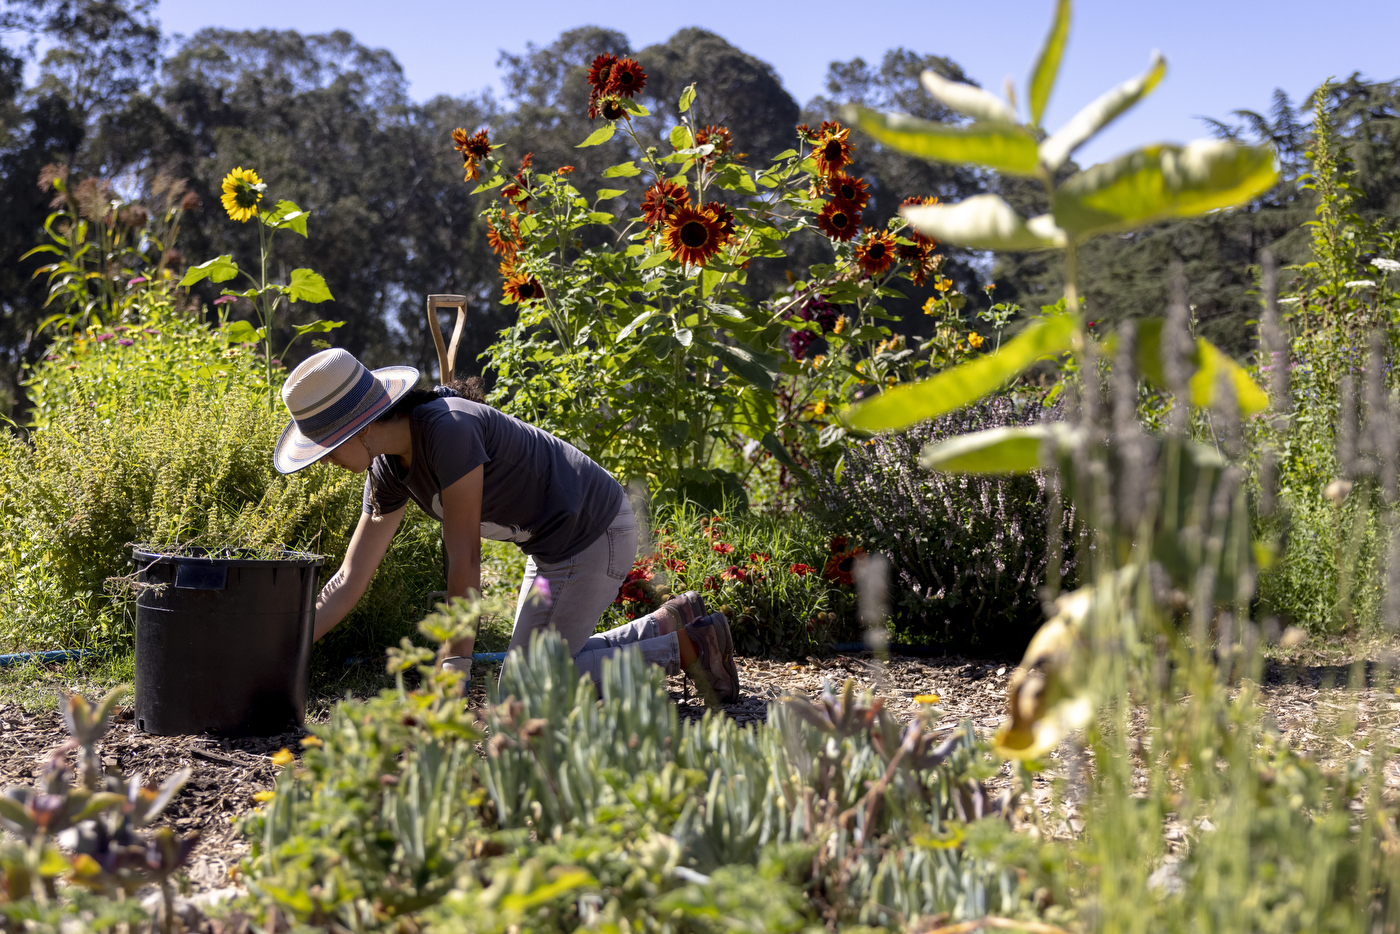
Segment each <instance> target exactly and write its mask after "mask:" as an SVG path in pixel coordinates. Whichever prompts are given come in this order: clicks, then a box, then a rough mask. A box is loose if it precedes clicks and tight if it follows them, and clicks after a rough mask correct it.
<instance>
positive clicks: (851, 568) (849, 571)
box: [822, 545, 865, 584]
mask: <svg viewBox="0 0 1400 934" xmlns="http://www.w3.org/2000/svg"><path fill="white" fill-rule="evenodd" d="M863 554H865V549H864V548H861V547H860V546H859V545H857V546H856V547H855V548H852V549H851V550H850V551H844V552H841V553H840V554H833V555H832V556H831V557H830V558H828V559H827V561H826V567H825V568H823V569H822V575H823V576H824V577H826V579H827V580H829V581H835V582H836V583H838V584H854V583H855V582H856V578H855V568H856V558H858V557H859V556H861V555H863Z"/></svg>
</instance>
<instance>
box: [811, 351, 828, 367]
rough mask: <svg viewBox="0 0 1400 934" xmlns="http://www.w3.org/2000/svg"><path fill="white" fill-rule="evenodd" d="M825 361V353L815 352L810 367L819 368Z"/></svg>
mask: <svg viewBox="0 0 1400 934" xmlns="http://www.w3.org/2000/svg"><path fill="white" fill-rule="evenodd" d="M825 362H826V354H824V353H819V354H817V355H816V356H815V357H813V358H812V369H814V370H820V369H821V366H822V364H823V363H825Z"/></svg>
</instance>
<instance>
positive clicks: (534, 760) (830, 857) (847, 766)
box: [243, 602, 1019, 932]
mask: <svg viewBox="0 0 1400 934" xmlns="http://www.w3.org/2000/svg"><path fill="white" fill-rule="evenodd" d="M489 609H490V608H489V607H487V606H485V605H483V604H480V603H478V604H474V605H473V604H467V603H466V602H460V603H458V604H456V605H455V606H454V607H452V608H450V609H449V610H448V611H447V612H446V613H445V614H440V618H435V621H434V622H433V623H432V625H431V626H428V624H427V623H426V622H425V628H424V633H425V634H427V633H428V632H429V631H431V632H434V633H436V634H438V635H441V634H443V633H446V632H448V631H456V630H457V629H459V628H460V627H462V626H467V627H469V628H470V627H473V626H475V624H476V622H477V620H478V619H479V616H480V614H481V613H482V612H483V611H486V610H489ZM430 660H431V652H430V651H428V650H421V649H411V648H409V647H408V646H407V643H405V649H404V650H402V651H396V652H393V653H391V662H390V668H391V670H393V671H398V672H400V673H402V672H403V671H405V670H406V669H408V668H411V667H413V666H414V665H415V664H420V663H421V662H423V661H430ZM420 671H421V673H422V676H423V679H424V681H423V687H422V688H420V689H419V690H415V691H408V690H406V689H405V687H404V683H403V680H402V677H400V680H399V684H398V687H397V688H396V689H392V690H388V691H385V692H383V693H382V694H381V695H380V696H379V697H377V698H374V699H371V700H368V701H354V700H347V701H345V702H343V703H342V704H341V705H339V707H338V708H337V709H336V710H335V711H334V712H333V714H332V718H331V721H330V723H328V724H326V725H325V726H323V727H318V728H317V730H316V737H315V738H314V739H311V740H308V741H307V743H306V745H307V747H308V748H307V750H306V752H305V754H304V760H303V762H302V764H301V767H300V768H295V767H290V766H289V767H288V768H287V769H286V771H284V773H283V775H282V776H281V777H280V778H279V779H278V781H277V788H276V793H275V795H274V796H273V798H272V800H271V801H270V802H269V804H268V806H267V807H266V809H265V810H264V811H263V812H260V813H257V814H255V815H254V816H252V817H251V818H249V819H247V820H246V821H245V823H244V831H245V832H246V833H247V834H248V835H249V836H250V838H251V839H252V841H253V843H254V846H253V851H252V854H251V856H250V857H249V859H248V861H247V863H246V864H245V869H244V876H243V877H244V878H245V879H246V880H247V882H248V885H249V888H250V891H251V893H252V894H253V896H254V897H256V898H258V899H259V900H262V901H264V902H270V903H273V904H276V905H277V906H278V907H279V908H281V909H282V910H283V911H286V912H287V913H288V914H290V915H291V916H292V917H294V918H295V919H296V920H298V921H300V922H302V923H310V924H318V925H324V924H327V923H330V922H334V923H337V924H341V925H345V926H347V927H352V929H354V928H358V929H360V930H366V929H368V930H380V929H388V928H391V927H392V926H394V925H397V924H400V923H401V921H402V922H408V923H413V924H416V925H419V926H431V927H433V928H434V929H443V930H463V931H465V930H471V931H500V932H505V931H507V930H511V929H513V926H514V928H517V929H526V928H528V929H530V930H545V931H550V930H560V931H567V930H573V929H575V928H576V927H577V926H579V925H588V924H602V925H605V926H624V925H627V926H631V927H633V928H637V927H640V928H643V929H646V930H657V931H676V932H688V931H702V932H718V931H796V930H799V929H802V928H804V927H807V926H809V925H811V924H813V923H814V922H817V921H818V919H819V918H824V919H825V920H826V921H827V923H828V924H830V923H839V924H841V925H842V926H848V925H852V924H857V923H859V924H866V925H877V926H890V925H892V924H895V923H906V922H912V921H914V920H915V919H917V918H919V917H928V916H933V915H938V914H940V913H946V914H947V915H948V916H951V917H954V918H971V917H977V916H980V914H982V913H985V912H986V911H987V910H989V909H990V910H997V911H1001V912H1011V911H1015V910H1017V906H1018V897H1019V895H1018V892H1019V887H1018V884H1017V881H1016V876H1015V874H1014V873H1011V872H1007V871H1003V870H1001V869H999V868H997V867H995V866H994V864H993V863H992V862H990V861H989V860H987V859H986V858H985V857H984V856H981V855H975V854H974V853H973V852H971V850H970V849H969V848H965V847H963V846H961V845H959V844H958V843H951V844H950V843H948V842H946V841H948V840H954V841H959V840H962V839H964V838H968V839H972V838H986V837H987V836H988V834H987V833H985V832H982V831H981V829H980V824H982V823H995V822H996V820H997V819H996V818H985V819H983V820H982V821H980V822H979V821H978V820H977V819H976V817H975V816H974V813H975V814H977V815H980V814H982V813H986V812H987V811H989V810H990V802H989V801H987V800H986V798H985V795H986V792H985V790H984V789H982V787H981V786H980V784H979V779H980V778H981V777H984V776H985V775H987V774H988V772H987V768H988V766H987V763H986V762H985V759H984V754H983V752H982V750H980V749H979V747H978V746H977V745H976V743H975V742H974V741H973V739H972V734H971V728H970V726H964V727H961V728H959V730H958V731H956V732H955V733H954V734H953V735H952V736H951V737H949V738H947V739H946V740H945V741H943V742H942V744H941V745H936V744H935V742H934V737H933V735H932V734H930V733H927V732H926V728H927V726H928V725H929V721H928V720H927V719H926V718H921V719H919V720H917V721H916V722H915V723H912V724H910V725H909V726H908V727H907V728H901V727H900V726H899V725H898V724H897V723H896V722H895V721H894V720H893V719H892V718H891V717H890V716H889V715H888V714H887V713H885V712H884V711H883V710H882V709H881V705H880V702H879V701H872V700H871V699H870V698H868V697H861V696H857V695H856V693H855V692H854V689H853V686H852V685H851V684H849V683H848V684H847V685H846V687H845V689H844V690H843V691H842V692H840V693H839V694H838V693H827V694H826V695H824V696H823V698H822V699H821V700H820V701H819V702H817V703H811V702H808V701H804V700H800V699H789V700H786V701H784V702H780V703H777V704H774V705H773V706H772V707H771V708H770V714H769V722H768V724H767V725H765V726H760V727H758V728H756V729H753V728H744V727H739V726H737V725H735V724H734V723H733V722H732V721H730V720H728V719H726V718H724V717H723V716H714V715H709V716H707V717H706V718H705V719H704V720H703V721H701V722H697V723H686V724H681V723H680V722H678V720H677V716H676V711H675V707H674V706H673V705H672V704H671V701H670V698H669V697H668V696H667V693H666V686H665V681H664V677H663V675H662V674H661V673H660V671H659V670H658V669H656V668H654V667H651V666H648V665H647V664H646V663H645V662H643V661H642V659H641V656H640V654H639V653H638V652H636V651H635V650H634V651H629V652H625V653H622V654H620V655H618V656H617V657H616V658H615V659H613V660H610V661H608V662H606V663H605V665H604V674H603V684H602V700H601V702H600V701H599V700H598V692H597V689H596V688H595V687H594V685H593V682H592V681H591V680H590V679H588V678H579V677H578V672H577V671H576V670H575V669H574V666H573V664H572V662H571V661H570V660H569V657H568V653H567V649H566V647H565V646H564V645H563V643H562V642H560V641H559V639H558V637H557V636H556V635H554V634H552V633H550V634H544V635H537V636H536V637H535V638H534V640H533V641H532V645H531V649H530V654H529V655H528V657H527V656H526V655H524V654H523V653H521V652H519V651H516V652H513V653H512V654H511V655H510V657H509V658H508V659H507V661H506V665H505V668H504V669H503V671H502V676H501V684H500V689H499V692H498V695H499V697H500V698H501V699H499V700H494V701H493V702H492V704H491V705H490V707H489V708H488V710H487V712H486V719H485V722H475V721H474V719H473V717H472V715H471V714H470V713H466V712H464V711H463V709H462V705H461V702H460V701H459V700H458V699H457V698H456V697H455V695H454V694H453V690H454V685H455V683H456V679H457V675H456V674H455V673H451V672H448V673H438V672H436V671H435V670H434V669H433V668H432V667H431V666H429V665H420ZM487 732H489V735H490V739H489V740H487V741H486V743H485V755H484V756H481V755H478V754H477V753H476V752H475V750H474V744H475V742H476V741H478V740H480V739H482V738H483V737H484V735H485V734H486V733H487ZM974 805H975V806H974ZM911 837H912V838H913V840H916V841H917V840H924V841H925V842H923V843H919V842H911ZM862 841H868V842H862ZM760 893H761V894H760ZM818 906H825V907H824V908H822V909H819V908H818Z"/></svg>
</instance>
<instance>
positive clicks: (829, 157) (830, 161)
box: [812, 122, 855, 175]
mask: <svg viewBox="0 0 1400 934" xmlns="http://www.w3.org/2000/svg"><path fill="white" fill-rule="evenodd" d="M850 135H851V131H850V130H849V129H847V128H846V127H843V126H842V125H841V124H839V123H831V122H823V123H822V135H821V139H819V140H817V141H816V143H815V144H814V148H813V150H812V158H813V159H815V160H816V163H817V171H818V172H820V173H821V174H822V175H831V174H833V173H835V172H839V171H840V170H841V169H843V168H845V167H846V166H848V165H850V164H851V162H852V154H853V153H854V152H855V149H854V148H853V147H852V146H851V144H850V143H849V142H847V139H849V137H850Z"/></svg>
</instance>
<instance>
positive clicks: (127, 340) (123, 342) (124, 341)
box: [117, 337, 136, 347]
mask: <svg viewBox="0 0 1400 934" xmlns="http://www.w3.org/2000/svg"><path fill="white" fill-rule="evenodd" d="M117 343H118V344H120V345H121V346H123V347H130V346H131V345H132V344H134V343H136V341H134V340H132V339H131V338H129V337H123V338H122V339H121V340H119V341H117Z"/></svg>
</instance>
